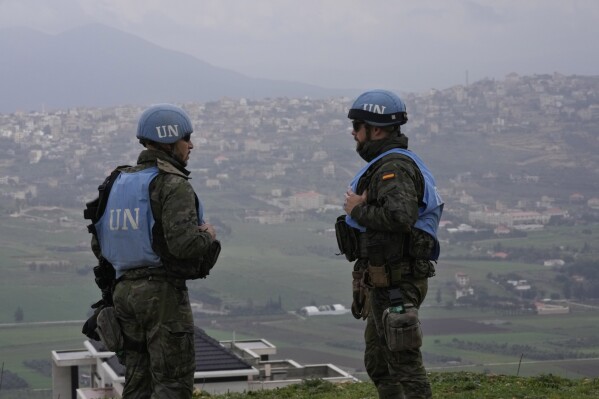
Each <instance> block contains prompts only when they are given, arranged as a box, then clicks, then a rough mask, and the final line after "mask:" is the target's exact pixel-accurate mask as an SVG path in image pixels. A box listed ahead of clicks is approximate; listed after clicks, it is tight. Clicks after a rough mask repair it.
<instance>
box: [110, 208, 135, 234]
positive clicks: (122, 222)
mask: <svg viewBox="0 0 599 399" xmlns="http://www.w3.org/2000/svg"><path fill="white" fill-rule="evenodd" d="M129 228H131V230H139V208H134V209H133V210H131V209H128V208H125V209H111V210H110V230H129Z"/></svg>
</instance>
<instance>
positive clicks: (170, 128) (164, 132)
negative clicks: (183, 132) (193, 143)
mask: <svg viewBox="0 0 599 399" xmlns="http://www.w3.org/2000/svg"><path fill="white" fill-rule="evenodd" d="M156 133H158V137H159V138H161V139H163V138H165V137H173V136H174V137H179V125H165V126H156Z"/></svg>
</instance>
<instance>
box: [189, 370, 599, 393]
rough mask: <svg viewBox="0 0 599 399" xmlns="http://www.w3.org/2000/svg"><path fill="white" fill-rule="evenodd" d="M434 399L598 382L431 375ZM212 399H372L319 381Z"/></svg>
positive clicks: (360, 386)
mask: <svg viewBox="0 0 599 399" xmlns="http://www.w3.org/2000/svg"><path fill="white" fill-rule="evenodd" d="M430 378H431V383H432V387H433V398H434V399H495V398H496V399H500V398H504V399H508V398H509V399H515V398H518V399H590V398H597V397H599V378H594V379H578V380H572V379H566V378H561V377H557V376H554V375H550V374H549V375H541V376H539V377H528V378H525V377H515V376H506V375H485V374H476V373H467V372H458V373H432V374H431V375H430ZM194 397H195V398H205V397H210V398H213V399H245V398H252V399H285V398H294V399H303V398H306V399H308V398H309V399H368V398H376V397H377V395H376V390H375V388H374V385H372V383H370V382H360V383H356V384H341V385H333V384H331V383H328V382H324V381H320V380H312V381H306V382H304V383H303V384H301V385H295V386H290V387H286V388H283V389H276V390H270V391H260V392H250V393H243V394H239V393H232V394H224V395H212V396H211V395H208V394H203V393H198V394H196V395H195V396H194Z"/></svg>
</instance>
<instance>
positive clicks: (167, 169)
mask: <svg viewBox="0 0 599 399" xmlns="http://www.w3.org/2000/svg"><path fill="white" fill-rule="evenodd" d="M156 166H158V169H160V171H161V172H164V173H170V174H172V175H178V176H181V177H183V178H184V179H185V180H188V179H189V177H187V176H185V173H183V172H181V171H180V170H179V169H177V168H175V167H174V166H173V165H171V164H170V163H168V162H165V161H163V160H161V159H157V160H156Z"/></svg>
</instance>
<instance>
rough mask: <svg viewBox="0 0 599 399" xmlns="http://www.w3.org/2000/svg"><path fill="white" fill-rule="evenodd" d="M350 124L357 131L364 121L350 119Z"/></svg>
mask: <svg viewBox="0 0 599 399" xmlns="http://www.w3.org/2000/svg"><path fill="white" fill-rule="evenodd" d="M351 124H352V128H353V129H354V132H358V131H359V130H360V129H361V128H362V125H365V124H366V122H364V121H352V122H351Z"/></svg>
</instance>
